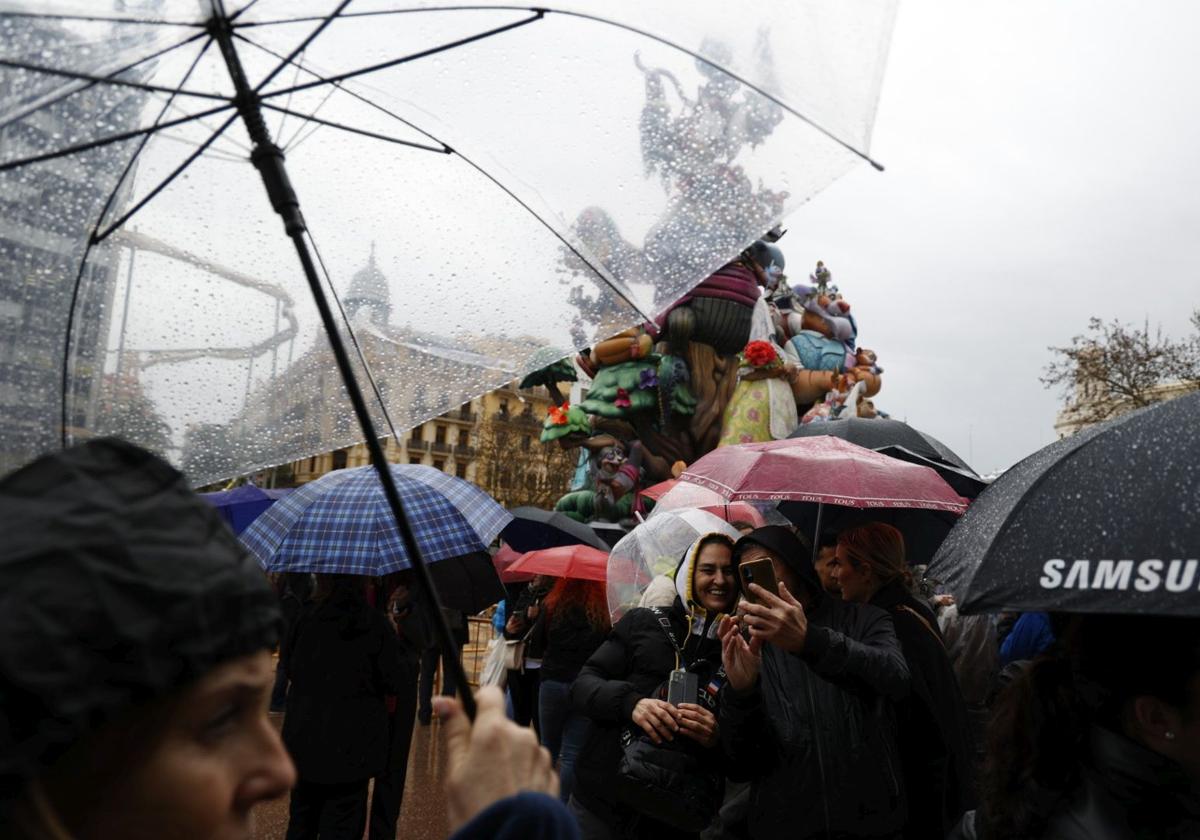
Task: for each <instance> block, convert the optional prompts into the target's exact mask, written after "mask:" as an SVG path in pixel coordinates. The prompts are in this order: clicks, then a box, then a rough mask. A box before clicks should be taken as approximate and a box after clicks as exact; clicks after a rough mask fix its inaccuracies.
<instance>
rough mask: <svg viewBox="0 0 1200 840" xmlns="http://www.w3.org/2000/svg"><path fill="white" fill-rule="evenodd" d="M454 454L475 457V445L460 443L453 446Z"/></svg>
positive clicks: (460, 456)
mask: <svg viewBox="0 0 1200 840" xmlns="http://www.w3.org/2000/svg"><path fill="white" fill-rule="evenodd" d="M454 454H455V455H456V456H458V457H459V458H474V457H475V447H474V446H465V445H463V444H461V443H460V444H459V445H458V446H456V447H454Z"/></svg>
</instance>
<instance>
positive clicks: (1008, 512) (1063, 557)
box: [929, 393, 1200, 616]
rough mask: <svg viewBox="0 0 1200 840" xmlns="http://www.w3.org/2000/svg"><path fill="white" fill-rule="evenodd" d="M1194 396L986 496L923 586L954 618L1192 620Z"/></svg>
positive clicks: (1061, 444) (1075, 444) (1196, 484)
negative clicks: (946, 595)
mask: <svg viewBox="0 0 1200 840" xmlns="http://www.w3.org/2000/svg"><path fill="white" fill-rule="evenodd" d="M1197 558H1200V393H1195V394H1190V395H1188V396H1185V397H1180V398H1178V399H1176V400H1172V401H1171V402H1167V403H1164V404H1161V405H1158V406H1153V407H1151V408H1146V409H1142V410H1140V411H1137V412H1133V413H1131V414H1127V415H1124V416H1122V417H1119V418H1117V419H1115V420H1110V421H1109V422H1107V423H1104V424H1101V425H1098V426H1093V427H1091V428H1088V429H1085V430H1084V431H1082V432H1079V433H1078V434H1076V435H1074V436H1072V437H1069V438H1065V439H1064V440H1060V441H1058V442H1056V443H1053V444H1051V445H1050V446H1047V447H1046V448H1044V449H1042V450H1040V451H1038V452H1035V453H1034V454H1033V455H1030V456H1029V457H1028V458H1026V459H1025V460H1023V461H1021V462H1020V463H1019V464H1017V465H1016V466H1014V467H1013V468H1012V469H1010V470H1008V472H1006V473H1004V474H1003V475H1002V476H1000V478H998V479H996V481H995V482H994V483H993V484H992V485H991V486H990V487H988V489H987V490H985V491H984V492H983V493H982V494H981V495H980V496H979V498H978V499H976V500H975V502H974V504H972V505H971V507H970V508H969V509H968V510H967V512H966V514H965V515H964V516H963V518H962V519H961V520H960V522H959V523H958V525H957V526H956V527H955V528H954V530H953V531H951V533H950V535H949V536H948V537H947V539H946V541H945V542H944V543H943V545H942V548H941V550H940V551H939V552H938V554H937V556H936V557H935V558H934V562H933V564H932V565H931V566H930V569H929V574H930V575H931V576H932V577H935V578H937V579H939V580H941V581H943V582H945V583H946V584H947V585H948V586H949V587H950V589H951V591H953V592H954V593H955V594H956V595H957V596H958V598H959V601H960V604H961V607H960V608H961V610H962V611H963V612H995V611H1000V610H1023V611H1033V610H1059V611H1066V612H1089V613H1137V614H1154V615H1178V616H1200V559H1197Z"/></svg>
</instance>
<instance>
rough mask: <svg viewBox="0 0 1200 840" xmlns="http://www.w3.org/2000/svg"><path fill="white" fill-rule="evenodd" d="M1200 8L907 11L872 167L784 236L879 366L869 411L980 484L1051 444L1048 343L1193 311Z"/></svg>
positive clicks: (1174, 324)
mask: <svg viewBox="0 0 1200 840" xmlns="http://www.w3.org/2000/svg"><path fill="white" fill-rule="evenodd" d="M1198 37H1200V4H1197V3H1191V2H1170V3H1169V2H1152V3H1146V2H1140V3H1139V2H1120V3H1118V2H1094V1H1093V0H1089V2H1062V1H1061V0H1059V1H1058V2H1052V3H1048V2H1043V1H1042V0H1037V2H1035V1H1034V0H1023V2H1014V0H1003V2H978V0H973V2H970V3H963V2H950V1H949V0H946V1H945V2H931V0H910V1H909V2H902V3H901V5H900V11H899V15H898V18H897V23H896V30H895V36H894V39H893V42H892V50H891V55H890V59H889V64H888V70H887V75H886V77H885V81H884V87H883V94H882V100H881V102H880V108H879V113H878V118H877V121H876V127H875V134H874V140H873V144H872V153H873V155H874V157H875V158H876V159H878V160H879V161H881V162H882V163H883V164H884V165H885V166H886V167H887V171H886V172H884V173H882V174H880V173H878V172H875V171H874V170H871V169H870V168H868V167H866V166H860V167H858V168H857V169H855V170H854V171H853V172H852V173H850V174H849V175H848V176H846V177H844V178H843V179H841V180H840V181H839V182H837V183H836V184H834V185H833V186H832V187H830V188H829V189H827V190H826V191H825V192H823V193H821V194H820V195H818V196H816V198H814V199H813V200H812V201H811V202H809V203H808V204H807V205H805V206H804V207H802V208H801V209H800V210H798V211H797V212H795V213H793V214H792V216H791V217H790V218H789V220H788V224H789V225H790V233H789V234H788V236H787V238H786V239H784V241H783V242H782V243H781V245H783V246H784V248H785V252H786V256H787V258H788V273H789V274H792V275H793V276H797V275H800V274H801V273H805V274H806V273H807V272H808V271H809V270H811V267H812V265H813V264H814V263H815V261H816V260H817V259H823V260H825V262H826V263H827V264H828V265H829V266H830V267H831V269H832V271H833V275H834V280H835V282H837V283H838V284H839V286H840V287H841V289H842V291H843V293H844V294H845V295H846V297H847V299H848V300H849V301H850V302H851V303H852V304H853V307H854V311H855V313H856V315H857V317H858V320H859V330H860V334H859V340H860V343H861V344H862V345H863V346H866V347H870V348H872V349H874V350H876V351H877V352H878V353H879V357H880V363H881V364H882V365H883V366H884V368H885V371H886V372H885V376H884V387H883V391H882V392H881V393H880V396H879V397H878V398H877V400H876V402H877V403H878V404H879V405H880V406H881V407H883V408H884V409H886V410H887V411H889V412H891V413H892V414H893V415H894V416H896V417H899V418H901V419H906V420H907V421H908V422H910V423H912V424H913V425H915V426H917V427H918V428H921V429H923V430H925V431H928V432H929V433H931V434H933V435H934V436H935V437H938V438H939V439H941V440H942V441H944V442H945V443H946V444H947V445H949V446H950V447H951V448H952V449H954V450H956V451H957V452H958V453H959V454H960V455H961V456H962V457H964V458H967V459H968V460H969V461H970V463H971V464H972V465H973V466H974V467H975V468H976V469H977V470H979V471H980V472H990V471H993V470H997V469H1003V468H1005V467H1007V466H1010V465H1011V464H1012V463H1014V462H1015V461H1017V460H1018V459H1020V458H1022V457H1023V456H1025V455H1027V454H1029V453H1030V452H1032V451H1033V450H1035V449H1037V448H1038V447H1040V446H1043V445H1045V444H1047V443H1049V442H1050V441H1052V440H1053V439H1054V437H1055V434H1054V428H1053V427H1054V418H1055V413H1056V412H1057V410H1058V408H1059V405H1060V398H1059V395H1058V393H1057V392H1055V391H1048V390H1046V389H1045V388H1044V387H1043V386H1042V385H1041V383H1040V382H1039V381H1038V376H1039V374H1040V373H1041V371H1042V368H1043V367H1044V366H1045V365H1046V364H1047V363H1048V362H1049V361H1050V360H1051V358H1052V355H1051V353H1050V352H1049V351H1048V350H1047V349H1046V347H1047V345H1052V344H1054V345H1063V344H1067V343H1069V341H1070V338H1071V336H1073V335H1075V334H1077V333H1080V332H1083V331H1084V329H1085V328H1086V326H1087V321H1088V318H1089V317H1090V316H1093V315H1095V316H1098V317H1101V318H1104V319H1110V318H1114V317H1117V318H1121V319H1123V320H1126V321H1135V322H1139V323H1140V322H1141V321H1142V320H1143V319H1146V318H1148V319H1149V321H1150V323H1151V325H1152V326H1153V325H1155V324H1159V323H1161V325H1162V327H1163V329H1164V331H1165V332H1166V333H1168V334H1169V335H1172V336H1175V337H1179V336H1182V335H1184V334H1185V333H1186V332H1187V331H1188V314H1189V312H1190V311H1191V309H1192V308H1193V307H1197V306H1200V236H1198V234H1200V160H1198V156H1200V112H1198V111H1197V109H1196V107H1195V100H1196V94H1195V86H1196V84H1197V80H1198V79H1200V51H1198V50H1197V49H1196V43H1197V38H1198Z"/></svg>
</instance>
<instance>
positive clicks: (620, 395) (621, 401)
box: [613, 388, 633, 408]
mask: <svg viewBox="0 0 1200 840" xmlns="http://www.w3.org/2000/svg"><path fill="white" fill-rule="evenodd" d="M613 405H615V406H616V407H617V408H630V407H631V406H632V405H633V403H631V402H630V401H629V392H628V391H626V390H625V389H624V388H618V389H617V398H616V399H615V400H613Z"/></svg>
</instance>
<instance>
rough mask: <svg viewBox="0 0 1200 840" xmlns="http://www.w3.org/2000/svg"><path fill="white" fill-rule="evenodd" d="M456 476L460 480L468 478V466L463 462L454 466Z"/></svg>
mask: <svg viewBox="0 0 1200 840" xmlns="http://www.w3.org/2000/svg"><path fill="white" fill-rule="evenodd" d="M454 474H455V475H456V476H458V477H459V478H466V477H467V465H466V464H464V463H462V462H461V461H460V462H459V463H457V464H455V465H454Z"/></svg>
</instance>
